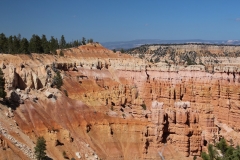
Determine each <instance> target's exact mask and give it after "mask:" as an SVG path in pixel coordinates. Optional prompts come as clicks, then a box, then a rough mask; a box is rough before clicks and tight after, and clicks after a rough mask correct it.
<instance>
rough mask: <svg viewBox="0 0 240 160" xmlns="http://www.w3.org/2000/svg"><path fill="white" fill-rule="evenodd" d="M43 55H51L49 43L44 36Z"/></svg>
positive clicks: (42, 41) (42, 40)
mask: <svg viewBox="0 0 240 160" xmlns="http://www.w3.org/2000/svg"><path fill="white" fill-rule="evenodd" d="M41 43H42V49H43V53H50V49H49V42H48V40H47V38H46V36H45V35H44V34H43V35H42V38H41Z"/></svg>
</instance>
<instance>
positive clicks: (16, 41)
mask: <svg viewBox="0 0 240 160" xmlns="http://www.w3.org/2000/svg"><path fill="white" fill-rule="evenodd" d="M20 41H21V35H20V34H18V36H13V46H12V47H13V48H12V52H13V53H15V54H17V53H19V49H20Z"/></svg>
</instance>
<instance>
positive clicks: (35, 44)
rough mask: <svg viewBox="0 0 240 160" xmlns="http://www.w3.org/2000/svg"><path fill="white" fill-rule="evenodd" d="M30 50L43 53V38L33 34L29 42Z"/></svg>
mask: <svg viewBox="0 0 240 160" xmlns="http://www.w3.org/2000/svg"><path fill="white" fill-rule="evenodd" d="M29 51H30V52H31V53H43V49H42V43H41V38H40V37H39V36H38V35H35V34H33V35H32V38H31V39H30V42H29Z"/></svg>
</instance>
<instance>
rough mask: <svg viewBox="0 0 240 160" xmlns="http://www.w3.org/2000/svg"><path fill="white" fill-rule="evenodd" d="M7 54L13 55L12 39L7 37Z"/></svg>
mask: <svg viewBox="0 0 240 160" xmlns="http://www.w3.org/2000/svg"><path fill="white" fill-rule="evenodd" d="M8 53H13V37H12V36H9V37H8Z"/></svg>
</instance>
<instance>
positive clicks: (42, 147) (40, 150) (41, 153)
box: [34, 137, 46, 160]
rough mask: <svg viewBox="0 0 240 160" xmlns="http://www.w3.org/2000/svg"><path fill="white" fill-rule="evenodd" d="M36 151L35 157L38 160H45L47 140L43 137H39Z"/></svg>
mask: <svg viewBox="0 0 240 160" xmlns="http://www.w3.org/2000/svg"><path fill="white" fill-rule="evenodd" d="M34 149H35V152H34V153H35V155H36V158H37V159H38V160H43V159H44V158H45V157H46V152H45V151H46V140H45V139H44V138H43V137H38V139H37V143H36V147H35V148H34Z"/></svg>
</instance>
